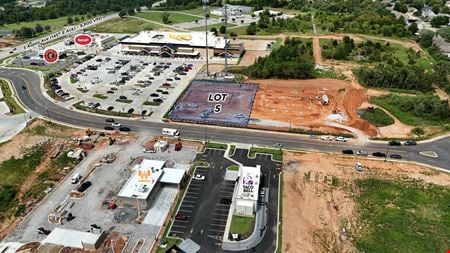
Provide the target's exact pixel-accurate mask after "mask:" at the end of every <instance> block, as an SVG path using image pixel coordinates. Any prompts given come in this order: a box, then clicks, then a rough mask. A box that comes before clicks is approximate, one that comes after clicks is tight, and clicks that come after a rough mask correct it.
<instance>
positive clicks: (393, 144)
mask: <svg viewBox="0 0 450 253" xmlns="http://www.w3.org/2000/svg"><path fill="white" fill-rule="evenodd" d="M401 145H402V144H401V143H400V142H399V141H390V142H389V146H401Z"/></svg>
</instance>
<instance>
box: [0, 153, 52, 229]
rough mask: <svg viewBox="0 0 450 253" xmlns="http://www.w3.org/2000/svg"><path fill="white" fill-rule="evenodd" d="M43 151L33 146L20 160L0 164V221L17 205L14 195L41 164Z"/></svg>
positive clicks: (13, 158) (9, 160)
mask: <svg viewBox="0 0 450 253" xmlns="http://www.w3.org/2000/svg"><path fill="white" fill-rule="evenodd" d="M43 154H44V149H43V147H42V146H35V147H33V148H31V149H29V150H27V151H26V152H25V154H24V155H23V157H22V158H15V157H11V158H10V159H8V160H5V161H3V162H2V163H0V220H2V219H4V218H5V216H7V214H6V213H5V216H4V213H3V212H8V211H11V209H12V208H14V206H15V205H17V201H16V194H17V191H18V189H19V187H20V185H21V184H22V182H23V181H24V180H25V178H27V177H28V176H29V175H30V173H31V172H33V171H34V169H35V168H36V167H37V166H38V165H39V164H40V163H41V160H42V156H43Z"/></svg>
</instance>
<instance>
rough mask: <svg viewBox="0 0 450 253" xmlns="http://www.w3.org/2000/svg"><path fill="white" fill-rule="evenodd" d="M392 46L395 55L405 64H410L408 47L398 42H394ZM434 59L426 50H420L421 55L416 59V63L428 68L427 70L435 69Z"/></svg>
mask: <svg viewBox="0 0 450 253" xmlns="http://www.w3.org/2000/svg"><path fill="white" fill-rule="evenodd" d="M391 47H392V48H393V49H394V51H393V56H394V57H396V58H398V59H399V60H400V61H401V62H402V63H403V64H408V60H409V59H408V51H409V49H408V48H406V47H402V46H400V45H398V44H393V45H391ZM432 63H433V59H432V58H431V56H430V55H429V54H428V53H426V52H420V55H419V56H418V57H417V58H416V59H415V65H416V66H418V67H420V68H422V69H426V70H427V71H432V70H433V64H432Z"/></svg>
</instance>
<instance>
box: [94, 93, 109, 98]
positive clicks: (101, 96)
mask: <svg viewBox="0 0 450 253" xmlns="http://www.w3.org/2000/svg"><path fill="white" fill-rule="evenodd" d="M92 96H93V97H94V98H98V99H107V98H108V96H105V95H102V94H94V95H92Z"/></svg>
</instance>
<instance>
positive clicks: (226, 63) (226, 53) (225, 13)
mask: <svg viewBox="0 0 450 253" xmlns="http://www.w3.org/2000/svg"><path fill="white" fill-rule="evenodd" d="M223 9H224V16H225V17H224V18H225V69H224V72H225V76H227V75H228V51H227V48H228V41H227V32H228V31H227V20H228V13H227V4H224V5H223Z"/></svg>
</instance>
